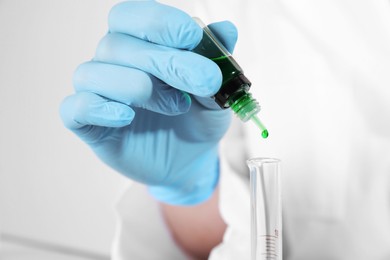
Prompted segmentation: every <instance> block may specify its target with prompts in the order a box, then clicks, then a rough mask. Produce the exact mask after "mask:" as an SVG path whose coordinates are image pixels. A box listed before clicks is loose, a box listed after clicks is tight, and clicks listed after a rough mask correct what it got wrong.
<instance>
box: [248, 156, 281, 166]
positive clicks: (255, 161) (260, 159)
mask: <svg viewBox="0 0 390 260" xmlns="http://www.w3.org/2000/svg"><path fill="white" fill-rule="evenodd" d="M280 162H281V160H280V159H277V158H271V157H255V158H251V159H248V160H247V163H248V164H256V165H258V164H259V163H260V164H266V163H280Z"/></svg>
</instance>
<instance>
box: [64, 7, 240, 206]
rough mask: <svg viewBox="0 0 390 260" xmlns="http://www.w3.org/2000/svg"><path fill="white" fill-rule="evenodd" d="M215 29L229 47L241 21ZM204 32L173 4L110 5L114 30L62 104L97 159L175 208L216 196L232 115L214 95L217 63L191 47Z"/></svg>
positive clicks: (217, 82)
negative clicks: (221, 143) (222, 141)
mask: <svg viewBox="0 0 390 260" xmlns="http://www.w3.org/2000/svg"><path fill="white" fill-rule="evenodd" d="M210 28H211V29H212V30H213V31H214V32H215V33H216V34H217V36H218V37H219V38H220V39H221V41H222V43H224V44H225V45H226V47H227V48H228V49H229V50H230V51H232V49H233V47H234V45H235V42H236V39H237V32H236V29H235V27H234V26H233V25H232V24H231V23H230V22H220V23H215V24H212V25H210ZM201 38H202V30H201V28H200V27H199V26H198V25H197V24H196V23H195V22H194V21H193V20H192V18H191V17H190V16H188V15H187V14H185V13H184V12H182V11H180V10H178V9H176V8H173V7H169V6H166V5H162V4H160V3H157V2H155V1H129V2H123V3H121V4H118V5H116V6H114V7H113V9H112V10H111V12H110V15H109V33H108V34H107V35H106V36H105V37H104V38H103V39H102V40H101V42H100V44H99V46H98V48H97V51H96V55H95V57H94V59H93V60H92V61H90V62H86V63H84V64H81V65H80V66H79V67H78V68H77V70H76V71H75V73H74V88H75V91H76V93H75V94H73V95H71V96H69V97H67V98H66V99H65V100H64V101H63V103H62V104H61V109H60V113H61V117H62V119H63V122H64V124H65V126H66V127H67V128H69V129H70V130H72V131H73V132H74V133H75V134H77V135H78V136H79V137H80V138H81V139H82V140H83V141H85V142H86V143H87V144H88V145H89V146H90V147H91V148H92V149H93V151H94V152H95V153H96V154H97V155H98V156H99V157H100V158H101V160H103V161H104V162H105V163H106V164H108V165H109V166H111V167H112V168H114V169H115V170H117V171H118V172H120V173H122V174H124V175H125V176H128V177H129V178H131V179H133V180H136V181H139V182H142V183H145V184H147V185H149V186H150V192H151V194H152V195H153V196H154V197H156V198H157V199H158V200H160V201H163V202H166V203H170V204H181V205H191V204H196V203H199V202H202V201H204V200H206V199H207V198H208V197H209V196H211V194H212V193H213V191H214V189H215V186H216V184H217V182H218V176H219V169H218V143H219V140H220V139H221V138H222V136H223V135H224V133H225V132H226V130H227V128H228V125H229V122H230V112H229V111H227V110H224V111H223V110H221V109H219V108H218V106H217V105H216V104H215V102H214V101H213V100H212V99H211V98H210V96H212V95H213V94H215V93H216V92H217V91H218V89H219V87H220V85H221V81H222V75H221V72H220V69H219V68H218V66H217V65H216V64H215V63H214V62H212V61H210V60H209V59H207V58H205V57H202V56H200V55H198V54H195V53H193V52H191V51H189V50H191V49H193V48H194V47H196V45H197V44H198V43H199V42H200V40H201Z"/></svg>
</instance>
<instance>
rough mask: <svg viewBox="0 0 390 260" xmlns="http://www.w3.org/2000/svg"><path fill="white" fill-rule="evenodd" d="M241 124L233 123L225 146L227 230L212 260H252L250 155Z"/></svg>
mask: <svg viewBox="0 0 390 260" xmlns="http://www.w3.org/2000/svg"><path fill="white" fill-rule="evenodd" d="M239 123H240V122H238V123H237V122H234V121H233V125H232V127H231V129H230V130H229V132H228V134H227V135H226V137H225V139H224V140H223V142H222V145H221V151H222V152H221V158H220V171H221V175H220V183H219V185H220V202H219V207H220V212H221V215H222V218H223V219H224V221H225V223H226V224H227V229H226V231H225V234H224V236H223V241H222V243H221V244H219V245H218V246H216V247H215V248H214V249H213V250H212V252H211V255H210V257H209V259H210V260H230V259H231V260H236V259H249V258H250V194H249V178H248V172H249V170H248V168H247V166H246V164H245V160H243V158H245V156H246V153H245V149H244V148H245V147H244V142H243V136H240V132H239V126H240V124H239ZM229 148H230V149H229ZM237 155H238V156H237Z"/></svg>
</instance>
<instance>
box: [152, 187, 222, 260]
mask: <svg viewBox="0 0 390 260" xmlns="http://www.w3.org/2000/svg"><path fill="white" fill-rule="evenodd" d="M160 208H161V211H162V213H163V216H164V219H165V222H166V224H167V226H168V227H169V229H170V232H171V234H172V236H173V238H174V240H175V242H176V243H177V245H179V246H180V248H181V249H182V250H183V251H184V252H186V253H187V254H188V255H190V256H192V257H194V259H197V260H200V259H207V258H208V256H209V254H210V251H211V250H212V249H213V248H214V247H215V246H217V245H218V244H220V243H221V242H222V237H223V234H224V232H225V229H226V224H225V223H224V221H223V219H222V218H221V215H220V213H219V210H218V209H219V207H218V189H216V190H215V192H214V194H213V195H212V196H211V197H210V199H208V200H207V201H205V202H203V203H201V204H198V205H193V206H187V207H183V206H175V205H169V204H166V203H160Z"/></svg>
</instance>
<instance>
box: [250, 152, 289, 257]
mask: <svg viewBox="0 0 390 260" xmlns="http://www.w3.org/2000/svg"><path fill="white" fill-rule="evenodd" d="M247 165H248V167H249V170H250V191H251V249H252V252H251V254H252V258H251V259H252V260H282V259H283V256H282V200H281V178H280V160H278V159H272V158H253V159H250V160H248V161H247Z"/></svg>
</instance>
